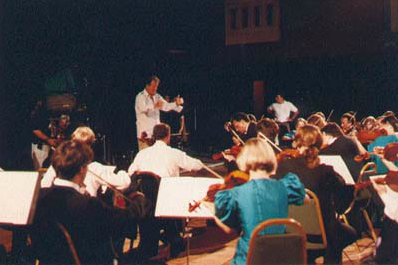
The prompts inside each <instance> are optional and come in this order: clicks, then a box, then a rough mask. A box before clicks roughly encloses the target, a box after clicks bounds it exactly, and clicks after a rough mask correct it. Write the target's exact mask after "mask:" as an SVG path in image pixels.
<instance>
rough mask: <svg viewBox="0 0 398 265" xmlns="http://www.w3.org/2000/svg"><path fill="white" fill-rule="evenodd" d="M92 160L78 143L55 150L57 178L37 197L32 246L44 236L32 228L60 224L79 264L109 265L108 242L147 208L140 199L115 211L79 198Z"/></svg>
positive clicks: (88, 152) (110, 256)
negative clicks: (66, 231) (69, 239)
mask: <svg viewBox="0 0 398 265" xmlns="http://www.w3.org/2000/svg"><path fill="white" fill-rule="evenodd" d="M92 158H93V152H92V150H91V148H90V147H89V146H87V145H86V144H82V143H79V142H73V141H67V142H64V143H62V144H61V145H60V146H59V147H58V148H57V149H56V151H55V152H54V154H53V156H52V160H51V161H52V165H53V167H54V169H55V171H56V174H57V178H56V179H55V180H54V185H53V186H52V187H51V188H46V189H42V190H41V191H40V193H39V199H38V203H37V208H36V214H35V219H34V224H33V229H32V231H33V232H32V235H31V238H32V246H33V247H34V246H35V244H36V245H40V240H38V238H40V234H42V233H46V231H40V230H39V229H37V230H35V228H37V227H39V228H40V227H41V226H40V225H41V224H43V223H51V222H59V223H61V224H62V225H63V226H64V227H65V228H66V229H67V230H68V231H69V233H70V235H71V238H72V240H73V242H74V245H75V248H76V251H77V255H78V256H79V259H80V261H81V263H83V264H84V263H88V264H106V263H108V264H110V263H111V262H112V260H113V258H114V256H113V255H114V254H113V251H112V248H111V247H112V245H111V244H110V242H111V238H114V237H118V238H120V237H121V236H123V235H127V234H128V232H129V230H131V229H132V227H134V226H135V225H136V223H137V222H138V221H139V220H140V219H141V218H144V217H145V216H146V215H147V214H148V212H147V209H149V206H148V205H147V204H146V200H145V197H144V196H141V195H140V196H136V197H135V198H134V200H133V201H132V203H131V204H130V205H129V206H128V207H127V208H126V209H116V208H112V207H109V206H107V205H105V204H104V203H103V202H102V201H100V200H98V199H96V198H93V197H90V196H86V195H84V194H81V193H80V191H81V188H82V187H83V181H84V178H85V176H86V173H87V165H88V164H89V163H90V162H91V160H92ZM55 247H57V246H56V245H54V248H55ZM44 262H45V261H44ZM47 262H51V260H48V261H47ZM40 263H42V261H41V262H40Z"/></svg>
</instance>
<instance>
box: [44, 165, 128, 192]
mask: <svg viewBox="0 0 398 265" xmlns="http://www.w3.org/2000/svg"><path fill="white" fill-rule="evenodd" d="M92 172H93V173H95V174H96V175H98V176H100V177H101V178H102V179H103V180H104V181H106V182H107V183H109V184H111V185H112V186H114V187H115V188H116V189H119V190H123V189H125V188H127V187H128V186H129V185H130V183H131V179H130V177H129V176H128V174H127V172H126V171H124V170H119V172H118V173H117V174H115V173H113V171H112V170H111V169H110V168H109V167H106V166H104V165H102V164H100V163H98V162H92V163H90V164H89V165H88V170H87V175H86V178H85V179H84V182H83V183H84V185H86V191H87V192H88V193H89V194H90V196H92V197H97V191H98V189H99V187H100V186H101V185H103V183H102V182H101V181H100V180H99V179H98V178H97V177H96V176H95V175H94V174H93V173H92ZM55 177H56V173H55V170H54V168H53V167H52V166H50V167H49V168H48V170H47V172H46V173H45V174H44V176H43V179H42V180H41V187H42V188H48V187H51V186H52V185H53V182H54V183H55V180H57V181H58V178H55ZM105 190H106V186H105V185H103V191H105Z"/></svg>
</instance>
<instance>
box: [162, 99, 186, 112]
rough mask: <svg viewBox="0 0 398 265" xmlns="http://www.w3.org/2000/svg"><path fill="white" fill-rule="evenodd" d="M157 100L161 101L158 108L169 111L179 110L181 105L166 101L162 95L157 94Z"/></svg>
mask: <svg viewBox="0 0 398 265" xmlns="http://www.w3.org/2000/svg"><path fill="white" fill-rule="evenodd" d="M159 101H162V104H161V107H160V110H162V111H170V110H174V111H176V112H181V111H182V109H183V107H182V106H181V105H178V104H177V102H167V101H166V100H165V99H164V98H163V97H162V96H160V95H159Z"/></svg>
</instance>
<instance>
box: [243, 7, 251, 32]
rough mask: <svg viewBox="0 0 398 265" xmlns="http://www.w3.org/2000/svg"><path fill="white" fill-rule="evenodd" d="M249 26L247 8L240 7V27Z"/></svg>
mask: <svg viewBox="0 0 398 265" xmlns="http://www.w3.org/2000/svg"><path fill="white" fill-rule="evenodd" d="M248 26H249V8H248V7H245V8H243V9H242V28H244V29H245V28H247V27H248Z"/></svg>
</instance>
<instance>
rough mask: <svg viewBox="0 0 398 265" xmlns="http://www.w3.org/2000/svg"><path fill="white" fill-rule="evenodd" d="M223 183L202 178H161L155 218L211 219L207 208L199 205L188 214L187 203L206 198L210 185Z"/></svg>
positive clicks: (218, 180) (219, 180) (213, 179)
mask: <svg viewBox="0 0 398 265" xmlns="http://www.w3.org/2000/svg"><path fill="white" fill-rule="evenodd" d="M216 183H223V180H222V179H215V178H202V177H177V178H162V179H161V180H160V187H159V193H158V200H157V203H156V210H155V216H156V217H171V218H185V217H189V218H193V217H195V218H208V219H211V218H213V214H212V213H211V212H210V210H209V209H208V208H206V207H205V206H203V205H201V206H200V207H198V208H197V209H196V210H195V211H193V212H189V211H188V208H189V203H190V202H192V201H193V200H195V201H200V200H201V199H203V198H204V197H205V196H206V193H207V190H208V189H209V186H210V185H211V184H216Z"/></svg>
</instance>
